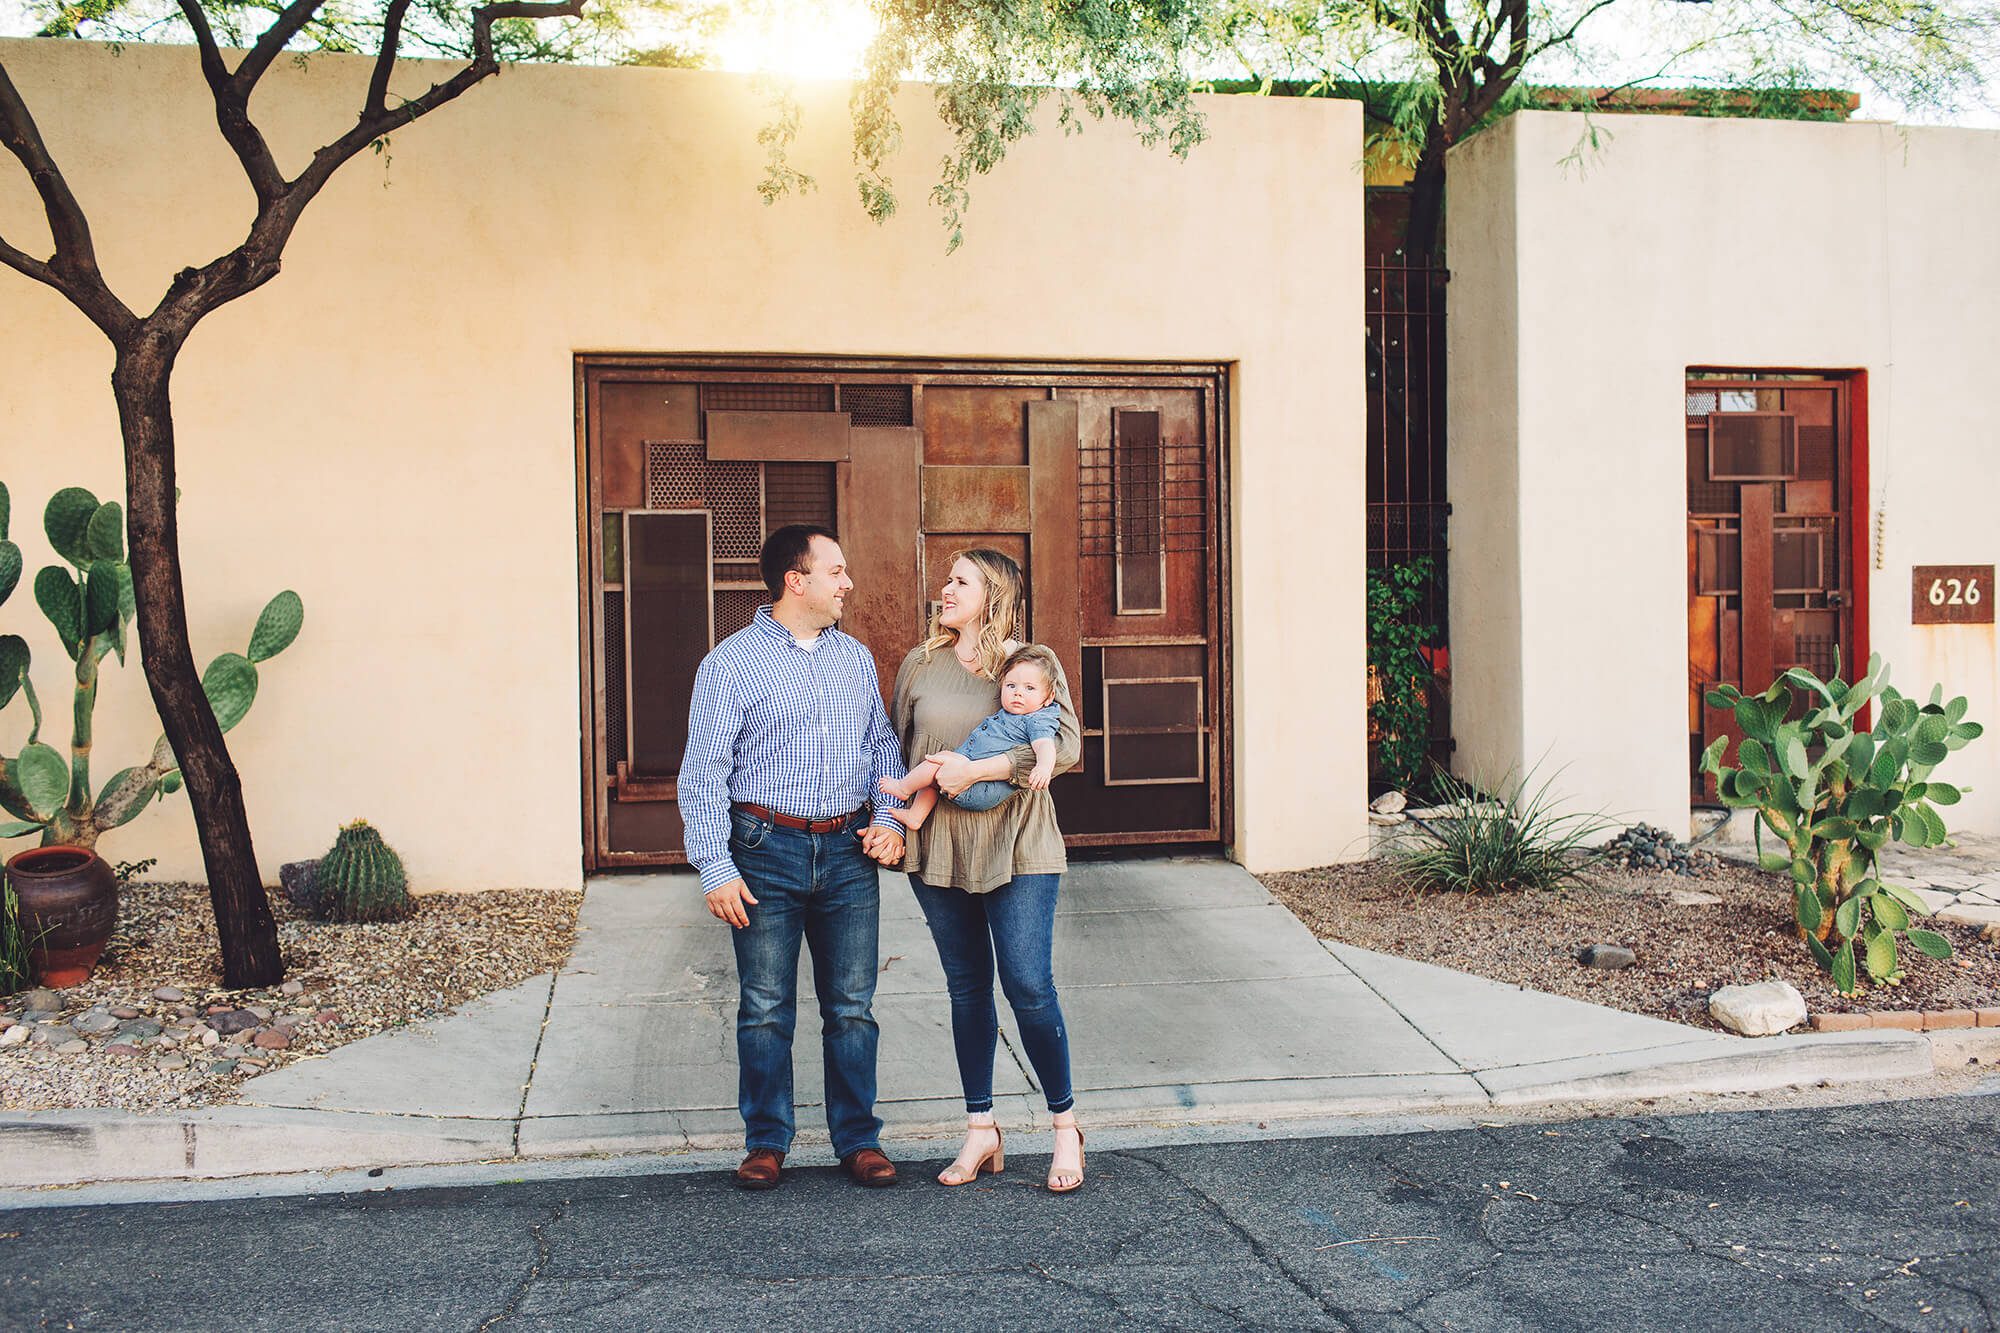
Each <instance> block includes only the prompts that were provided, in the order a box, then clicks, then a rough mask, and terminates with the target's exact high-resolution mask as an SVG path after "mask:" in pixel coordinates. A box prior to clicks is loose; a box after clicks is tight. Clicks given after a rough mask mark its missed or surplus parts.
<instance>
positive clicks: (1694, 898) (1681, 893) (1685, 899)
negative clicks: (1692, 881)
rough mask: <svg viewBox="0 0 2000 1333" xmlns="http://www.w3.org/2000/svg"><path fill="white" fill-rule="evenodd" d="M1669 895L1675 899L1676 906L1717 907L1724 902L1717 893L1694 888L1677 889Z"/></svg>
mask: <svg viewBox="0 0 2000 1333" xmlns="http://www.w3.org/2000/svg"><path fill="white" fill-rule="evenodd" d="M1667 897H1669V898H1671V899H1673V903H1674V906H1676V907H1715V906H1719V905H1720V904H1721V902H1722V898H1721V897H1720V896H1719V895H1717V894H1713V893H1701V892H1698V891H1696V890H1694V889H1675V890H1674V891H1673V892H1672V893H1670V894H1668V895H1667Z"/></svg>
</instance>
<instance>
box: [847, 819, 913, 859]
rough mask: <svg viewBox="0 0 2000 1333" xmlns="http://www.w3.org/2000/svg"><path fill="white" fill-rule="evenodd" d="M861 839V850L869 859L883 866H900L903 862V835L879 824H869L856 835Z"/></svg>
mask: <svg viewBox="0 0 2000 1333" xmlns="http://www.w3.org/2000/svg"><path fill="white" fill-rule="evenodd" d="M857 836H859V837H860V839H861V850H862V852H863V853H864V854H865V855H867V856H868V857H869V858H870V859H872V860H875V861H879V862H881V863H882V864H883V865H885V866H893V865H900V864H901V863H902V860H903V835H902V834H900V833H898V832H896V830H894V829H891V828H883V827H882V826H881V825H880V824H870V825H869V826H868V827H867V828H865V829H862V830H861V832H860V834H859V835H857Z"/></svg>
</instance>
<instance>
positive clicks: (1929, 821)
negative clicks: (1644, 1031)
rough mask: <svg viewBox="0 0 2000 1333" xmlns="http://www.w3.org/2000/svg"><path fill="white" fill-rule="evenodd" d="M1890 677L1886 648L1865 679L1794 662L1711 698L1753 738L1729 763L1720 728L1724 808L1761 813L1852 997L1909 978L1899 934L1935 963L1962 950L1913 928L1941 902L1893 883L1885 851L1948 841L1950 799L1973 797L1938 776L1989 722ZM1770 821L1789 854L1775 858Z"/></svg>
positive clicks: (1712, 769) (1839, 985) (1804, 928)
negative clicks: (1885, 872) (1906, 692)
mask: <svg viewBox="0 0 2000 1333" xmlns="http://www.w3.org/2000/svg"><path fill="white" fill-rule="evenodd" d="M1838 670H1839V667H1838V665H1836V666H1835V671H1836V673H1837V672H1838ZM1888 681H1889V668H1888V665H1887V664H1886V663H1884V662H1883V661H1882V658H1881V656H1880V655H1879V654H1878V655H1876V656H1873V657H1870V658H1869V659H1868V670H1867V673H1866V674H1864V675H1863V676H1862V677H1861V679H1860V680H1858V681H1856V682H1854V683H1853V684H1852V685H1850V684H1848V683H1846V682H1845V681H1843V680H1840V679H1839V678H1838V676H1837V675H1836V677H1835V679H1833V680H1830V681H1822V680H1820V679H1819V677H1817V676H1815V675H1814V674H1813V673H1812V672H1810V671H1807V670H1806V669H1805V668H1803V667H1794V668H1792V669H1791V670H1790V671H1787V672H1785V673H1784V674H1783V675H1782V676H1780V677H1778V679H1777V680H1775V681H1773V682H1772V683H1771V687H1770V688H1769V689H1767V690H1765V691H1764V692H1763V693H1762V694H1755V695H1746V694H1744V693H1742V692H1741V691H1739V690H1737V689H1736V688H1735V687H1734V686H1730V685H1724V686H1722V687H1721V688H1719V689H1716V690H1712V691H1710V692H1709V695H1708V703H1709V706H1710V707H1712V708H1727V709H1730V710H1731V711H1732V712H1733V713H1734V714H1735V717H1736V725H1737V726H1738V727H1739V728H1741V729H1742V731H1743V740H1742V741H1741V743H1739V744H1738V745H1737V747H1736V763H1737V766H1736V767H1734V768H1731V767H1728V766H1726V765H1725V764H1724V763H1723V762H1722V757H1723V754H1724V753H1725V751H1726V750H1727V748H1728V745H1729V738H1728V737H1727V736H1718V737H1717V738H1716V739H1715V741H1714V743H1713V744H1711V745H1710V746H1709V747H1708V749H1707V750H1706V751H1704V752H1703V754H1702V756H1701V769H1702V772H1704V773H1712V774H1714V775H1715V780H1716V791H1717V794H1718V795H1719V796H1720V797H1721V799H1722V801H1723V803H1724V804H1726V805H1730V806H1734V807H1736V808H1737V809H1743V810H1755V811H1756V812H1757V822H1756V824H1755V829H1756V837H1757V853H1758V859H1759V861H1760V862H1761V863H1762V864H1763V866H1764V868H1765V869H1767V870H1784V871H1789V872H1790V874H1791V877H1792V890H1793V908H1794V913H1795V915H1796V917H1797V920H1798V926H1799V936H1800V938H1801V939H1803V940H1804V941H1805V942H1806V944H1807V946H1808V947H1809V948H1810V949H1811V950H1812V955H1813V957H1814V958H1816V959H1818V960H1819V964H1820V966H1821V967H1823V968H1825V969H1826V970H1827V971H1828V972H1830V973H1831V974H1832V976H1833V984H1834V988H1835V989H1836V990H1838V991H1839V992H1840V993H1841V994H1842V995H1852V994H1854V993H1855V991H1856V990H1857V989H1858V987H1859V973H1858V969H1860V968H1865V969H1866V971H1867V974H1868V976H1869V977H1870V978H1872V979H1873V980H1875V981H1878V982H1883V983H1886V984H1889V985H1895V984H1897V983H1898V982H1900V981H1901V980H1902V976H1903V972H1902V962H1901V959H1900V957H1899V954H1898V937H1899V936H1900V937H1902V938H1904V939H1907V940H1908V941H1909V943H1910V944H1911V945H1912V946H1914V947H1915V948H1916V949H1917V951H1918V952H1920V953H1923V954H1927V955H1929V956H1930V957H1932V958H1949V957H1950V956H1951V941H1949V940H1947V939H1946V938H1945V937H1944V936H1942V935H1940V934H1938V933H1937V932H1936V931H1931V930H1921V929H1918V928H1916V927H1913V926H1911V925H1910V919H1911V918H1912V917H1913V916H1924V915H1927V914H1928V909H1926V908H1925V906H1924V902H1923V899H1921V898H1919V897H1918V896H1917V895H1916V894H1915V893H1913V892H1911V891H1910V890H1909V889H1907V888H1904V887H1902V886H1900V885H1894V884H1885V883H1884V882H1883V881H1882V878H1881V873H1880V864H1879V860H1878V858H1879V856H1880V853H1881V851H1882V849H1883V847H1885V846H1887V845H1888V843H1889V842H1890V840H1891V839H1894V840H1896V841H1899V842H1903V843H1907V844H1908V845H1910V846H1912V847H1935V846H1937V845H1939V844H1940V843H1942V842H1944V841H1945V836H1946V834H1945V826H1944V819H1943V817H1942V816H1940V815H1939V814H1938V811H1937V807H1939V806H1949V805H1956V804H1957V803H1958V800H1959V796H1960V794H1961V793H1960V791H1959V789H1958V788H1956V787H1954V786H1952V785H1951V784H1949V783H1945V782H1938V781H1935V780H1933V779H1932V777H1931V773H1932V771H1933V770H1934V769H1935V768H1936V767H1937V766H1938V765H1939V764H1941V763H1943V762H1944V760H1945V758H1946V757H1947V756H1948V755H1950V753H1951V752H1952V751H1953V750H1957V749H1961V748H1963V747H1964V746H1965V745H1966V744H1967V743H1968V742H1970V741H1972V740H1973V739H1975V738H1976V737H1978V736H1979V734H1980V732H1981V730H1982V728H1981V727H1980V726H1979V724H1978V723H1976V722H1967V721H1966V720H1965V713H1966V709H1967V707H1968V705H1967V702H1966V700H1965V699H1964V697H1962V696H1961V697H1959V698H1957V699H1953V700H1951V701H1950V702H1949V703H1946V702H1945V701H1944V687H1943V686H1937V687H1935V688H1933V689H1932V690H1931V693H1930V700H1929V702H1927V703H1924V704H1921V705H1920V704H1918V703H1917V702H1916V701H1914V700H1912V699H1907V698H1905V697H1903V696H1902V695H1901V694H1899V693H1897V692H1896V691H1895V690H1894V689H1893V688H1891V687H1890V686H1889V683H1888ZM1793 686H1797V687H1798V689H1799V691H1800V692H1799V693H1797V694H1795V693H1794V692H1793V688H1792V687H1793ZM1871 701H1873V702H1877V703H1879V705H1880V707H1879V708H1878V709H1877V712H1876V716H1875V719H1874V725H1873V726H1872V727H1870V726H1867V725H1864V724H1863V722H1862V720H1861V713H1862V710H1863V709H1865V708H1866V707H1867V706H1868V705H1869V703H1870V702H1871ZM1801 707H1803V712H1801V711H1800V710H1801ZM1794 714H1798V716H1796V717H1795V716H1794ZM1767 828H1768V829H1769V830H1770V831H1771V832H1772V833H1774V834H1775V835H1777V836H1778V837H1779V838H1780V839H1782V840H1783V841H1784V843H1785V847H1786V854H1785V855H1782V856H1780V855H1771V854H1766V853H1765V852H1764V830H1765V829H1767ZM1857 954H1858V958H1857Z"/></svg>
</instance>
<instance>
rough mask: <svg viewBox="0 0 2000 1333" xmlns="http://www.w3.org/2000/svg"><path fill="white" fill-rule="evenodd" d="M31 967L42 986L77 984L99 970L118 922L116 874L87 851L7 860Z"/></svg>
mask: <svg viewBox="0 0 2000 1333" xmlns="http://www.w3.org/2000/svg"><path fill="white" fill-rule="evenodd" d="M7 879H8V882H9V883H11V884H12V885H13V886H14V897H15V899H16V901H17V902H18V903H19V904H20V912H21V938H22V939H24V940H26V941H27V945H28V965H29V967H30V968H31V969H32V970H33V972H34V974H35V980H36V981H38V982H40V983H41V984H42V985H44V986H55V987H58V988H60V987H63V986H74V985H76V984H77V983H78V982H80V981H82V980H83V979H84V978H85V977H88V976H89V975H90V969H91V968H93V967H95V966H97V956H98V955H99V954H101V953H103V952H104V946H105V944H106V942H107V941H109V940H110V938H111V927H112V926H113V924H115V923H116V922H117V920H118V876H117V875H115V874H113V873H112V870H111V866H110V865H109V863H107V862H106V861H105V859H104V858H103V857H101V856H99V855H98V854H97V853H96V852H93V851H91V850H89V849H88V848H84V847H63V846H55V847H34V848H30V849H29V850H27V851H25V852H17V853H15V854H14V855H13V856H12V857H11V858H9V859H8V862H7Z"/></svg>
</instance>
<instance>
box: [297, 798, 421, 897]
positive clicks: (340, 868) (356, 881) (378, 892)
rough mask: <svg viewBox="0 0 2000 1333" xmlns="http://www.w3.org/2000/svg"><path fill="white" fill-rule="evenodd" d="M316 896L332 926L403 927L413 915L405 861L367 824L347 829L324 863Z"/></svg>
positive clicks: (316, 881)
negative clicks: (382, 923)
mask: <svg viewBox="0 0 2000 1333" xmlns="http://www.w3.org/2000/svg"><path fill="white" fill-rule="evenodd" d="M313 896H314V897H315V898H316V899H317V900H318V903H319V907H320V911H321V913H322V914H323V915H325V916H326V917H327V919H329V920H332V921H400V920H402V919H403V918H404V917H406V916H408V915H409V914H410V911H411V903H410V892H409V884H408V882H407V880H406V879H405V878H404V876H403V861H402V858H401V857H399V856H397V855H396V853H395V852H394V851H392V850H391V849H390V847H389V844H388V843H386V842H384V841H382V835H381V834H380V833H378V832H377V831H376V830H375V828H374V826H373V825H371V824H369V822H368V821H367V820H365V819H357V820H355V821H354V822H353V823H352V824H348V825H345V826H343V827H342V828H341V830H340V836H339V837H337V838H335V839H334V842H333V847H332V849H331V850H329V851H328V852H327V854H326V855H325V856H323V857H321V858H320V862H319V866H318V868H317V869H316V870H315V871H314V875H313Z"/></svg>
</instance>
